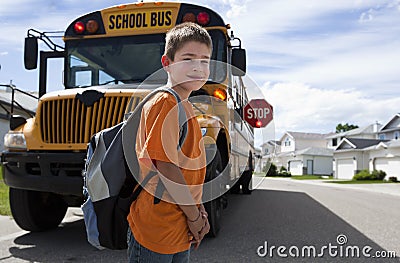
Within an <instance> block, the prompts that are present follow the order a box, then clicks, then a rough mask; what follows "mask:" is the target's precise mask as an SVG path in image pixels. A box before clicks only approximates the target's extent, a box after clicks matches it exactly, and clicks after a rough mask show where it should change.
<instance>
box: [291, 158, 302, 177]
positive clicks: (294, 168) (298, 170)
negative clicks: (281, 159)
mask: <svg viewBox="0 0 400 263" xmlns="http://www.w3.org/2000/svg"><path fill="white" fill-rule="evenodd" d="M289 167H290V168H289V171H290V173H291V174H292V175H303V165H302V163H301V161H290V164H289Z"/></svg>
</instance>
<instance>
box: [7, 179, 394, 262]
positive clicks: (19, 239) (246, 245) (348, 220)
mask: <svg viewBox="0 0 400 263" xmlns="http://www.w3.org/2000/svg"><path fill="white" fill-rule="evenodd" d="M255 185H256V184H255ZM399 189H400V188H399ZM80 214H81V212H80V210H79V209H70V210H69V215H68V217H67V219H66V220H64V222H63V223H62V225H61V226H60V227H59V228H58V229H56V230H53V231H49V232H45V233H29V232H26V231H22V230H20V229H19V228H18V227H17V226H16V225H15V223H14V222H13V221H12V220H10V219H8V218H6V217H0V226H1V227H0V262H88V263H89V262H125V261H126V252H125V251H109V250H106V251H98V250H96V249H95V248H92V247H91V246H90V245H89V244H88V243H87V242H86V237H85V232H84V224H83V220H82V217H81V215H80ZM223 217H224V218H223V228H222V229H221V231H220V234H219V236H218V237H217V238H214V239H212V238H207V239H205V240H204V241H203V242H202V244H201V246H200V248H199V250H197V251H193V252H192V255H191V259H192V262H342V261H344V262H400V260H399V259H398V258H396V259H393V258H392V259H388V258H385V259H377V258H367V257H365V256H364V255H363V254H362V249H366V250H365V253H366V254H369V255H371V256H374V255H375V254H374V253H375V252H381V253H383V254H384V253H386V252H387V251H395V252H396V253H397V255H400V192H399V195H396V194H382V193H379V192H376V191H375V192H374V191H367V190H365V191H364V190H362V189H361V190H355V189H347V188H345V187H340V186H338V187H327V186H324V185H320V184H309V183H304V182H295V181H293V180H292V181H288V180H271V179H269V180H264V181H262V182H261V184H260V185H259V186H258V187H257V190H254V191H253V193H252V195H230V196H229V205H228V208H227V209H225V210H224V212H223ZM338 239H339V240H338ZM345 241H347V242H345ZM338 242H340V243H338ZM279 246H281V250H280V253H278V249H277V248H278V247H279ZM324 246H325V247H324ZM369 247H370V249H369ZM312 248H315V251H316V252H315V254H316V257H313V250H312ZM284 249H285V250H284ZM353 249H354V250H353ZM357 249H358V251H359V252H360V257H354V256H353V255H354V254H355V253H356V252H355V251H356V250H357ZM257 250H258V252H259V253H257ZM297 251H298V253H299V256H296V253H297ZM346 251H347V252H346ZM302 253H304V256H303V257H302ZM308 253H310V255H311V256H309V254H308ZM335 253H336V256H335ZM346 253H347V255H348V257H346ZM258 254H260V255H258ZM285 254H286V255H287V257H283V256H284V255H285ZM318 256H322V257H318Z"/></svg>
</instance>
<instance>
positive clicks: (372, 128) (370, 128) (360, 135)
mask: <svg viewBox="0 0 400 263" xmlns="http://www.w3.org/2000/svg"><path fill="white" fill-rule="evenodd" d="M381 127H382V124H379V123H378V122H375V123H374V124H370V125H367V126H365V127H360V128H356V129H352V130H350V131H345V132H340V133H334V134H332V135H330V136H327V137H326V139H327V140H328V147H329V148H331V149H335V148H336V147H337V146H338V145H339V143H340V141H341V140H343V139H344V138H357V139H375V138H376V133H377V132H378V131H379V129H380V128H381Z"/></svg>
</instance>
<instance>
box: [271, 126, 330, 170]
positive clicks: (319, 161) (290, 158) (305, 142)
mask: <svg viewBox="0 0 400 263" xmlns="http://www.w3.org/2000/svg"><path fill="white" fill-rule="evenodd" d="M329 135H331V134H320V133H304V132H290V131H288V132H286V133H285V134H284V135H283V136H282V138H281V139H280V140H279V141H280V151H279V152H278V153H277V154H276V156H275V157H274V158H273V163H274V164H276V165H277V166H278V167H285V168H286V169H287V170H288V171H289V172H290V173H291V174H292V175H304V174H318V175H331V174H332V157H333V149H329V148H328V147H327V146H328V145H327V141H326V137H327V136H329Z"/></svg>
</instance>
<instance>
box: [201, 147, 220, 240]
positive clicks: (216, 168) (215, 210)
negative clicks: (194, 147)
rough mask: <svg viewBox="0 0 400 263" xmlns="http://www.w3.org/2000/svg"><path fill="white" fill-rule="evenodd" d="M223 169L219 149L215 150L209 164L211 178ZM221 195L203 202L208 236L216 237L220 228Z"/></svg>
mask: <svg viewBox="0 0 400 263" xmlns="http://www.w3.org/2000/svg"><path fill="white" fill-rule="evenodd" d="M222 169H223V166H222V159H221V155H220V153H219V151H218V150H217V152H216V154H215V157H214V160H213V161H212V163H211V164H210V173H211V178H212V179H214V178H216V177H217V176H218V175H220V174H221V172H222ZM218 191H221V189H218ZM221 198H222V197H221V196H219V197H218V198H215V199H213V200H211V201H209V202H207V203H205V204H204V208H205V209H206V211H207V214H208V222H209V223H210V232H208V235H207V236H209V237H216V236H217V235H218V232H219V230H220V228H221V216H222V209H223V208H222V202H221Z"/></svg>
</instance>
